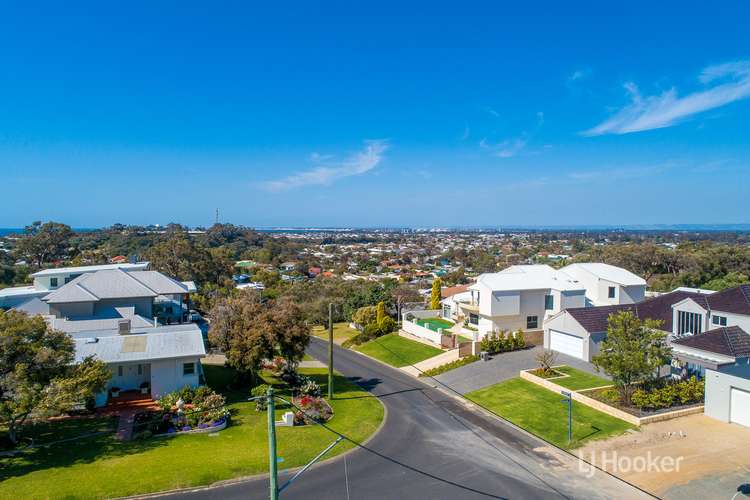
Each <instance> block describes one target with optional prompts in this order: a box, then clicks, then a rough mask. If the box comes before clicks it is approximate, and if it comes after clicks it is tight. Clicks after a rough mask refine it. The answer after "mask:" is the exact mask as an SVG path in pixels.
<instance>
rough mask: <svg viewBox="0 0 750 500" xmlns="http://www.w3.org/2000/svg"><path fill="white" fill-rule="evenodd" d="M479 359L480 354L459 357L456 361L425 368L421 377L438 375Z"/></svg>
mask: <svg viewBox="0 0 750 500" xmlns="http://www.w3.org/2000/svg"><path fill="white" fill-rule="evenodd" d="M477 360H479V356H473V355H472V356H464V357H463V358H460V359H457V360H456V361H451V362H450V363H446V364H444V365H440V366H436V367H435V368H430V369H429V370H425V371H423V372H421V373H420V374H419V376H420V377H434V376H436V375H440V374H441V373H445V372H447V371H451V370H454V369H456V368H459V367H461V366H464V365H468V364H469V363H473V362H474V361H477Z"/></svg>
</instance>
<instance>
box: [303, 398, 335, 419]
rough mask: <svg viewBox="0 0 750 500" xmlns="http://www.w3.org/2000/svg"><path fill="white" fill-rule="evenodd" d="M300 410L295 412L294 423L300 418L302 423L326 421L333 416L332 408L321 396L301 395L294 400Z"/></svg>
mask: <svg viewBox="0 0 750 500" xmlns="http://www.w3.org/2000/svg"><path fill="white" fill-rule="evenodd" d="M296 404H297V406H299V407H300V408H301V410H302V411H299V410H298V411H297V412H295V416H294V420H295V423H296V422H297V421H299V420H301V421H302V422H304V423H312V422H321V423H322V422H326V421H328V420H330V418H331V417H332V416H333V410H331V407H330V406H329V405H328V403H326V402H325V400H324V399H323V398H320V397H313V396H302V397H301V398H299V399H298V400H297V401H296Z"/></svg>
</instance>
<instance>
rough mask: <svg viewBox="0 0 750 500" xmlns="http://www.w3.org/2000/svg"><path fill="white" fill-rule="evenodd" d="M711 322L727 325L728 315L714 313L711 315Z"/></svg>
mask: <svg viewBox="0 0 750 500" xmlns="http://www.w3.org/2000/svg"><path fill="white" fill-rule="evenodd" d="M711 322H712V323H713V324H714V325H717V326H727V317H726V316H716V315H713V316H712V317H711Z"/></svg>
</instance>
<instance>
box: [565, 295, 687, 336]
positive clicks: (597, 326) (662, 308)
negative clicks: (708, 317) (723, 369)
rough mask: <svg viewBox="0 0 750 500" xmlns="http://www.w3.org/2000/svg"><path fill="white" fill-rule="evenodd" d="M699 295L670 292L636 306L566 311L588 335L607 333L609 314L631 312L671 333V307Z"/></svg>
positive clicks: (582, 308)
mask: <svg viewBox="0 0 750 500" xmlns="http://www.w3.org/2000/svg"><path fill="white" fill-rule="evenodd" d="M700 297H701V294H697V293H691V292H670V293H665V294H664V295H660V296H658V297H653V298H650V299H646V300H644V301H643V302H638V303H636V304H620V305H613V306H598V307H575V308H571V309H566V311H567V312H568V314H570V315H571V316H573V318H575V320H576V321H578V323H580V325H581V326H582V327H583V328H585V329H586V331H588V332H590V333H597V332H605V331H607V319H608V318H609V315H610V314H613V313H617V312H619V311H631V312H632V313H633V314H634V315H635V316H636V317H638V318H641V319H647V318H648V319H655V320H660V321H661V322H662V325H661V329H662V330H665V331H672V305H673V304H676V303H678V302H680V301H682V300H685V299H686V298H691V299H693V298H700Z"/></svg>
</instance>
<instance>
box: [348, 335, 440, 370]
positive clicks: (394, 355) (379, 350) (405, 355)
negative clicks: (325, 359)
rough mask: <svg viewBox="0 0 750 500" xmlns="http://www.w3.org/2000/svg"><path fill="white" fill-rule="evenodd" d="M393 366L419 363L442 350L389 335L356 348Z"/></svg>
mask: <svg viewBox="0 0 750 500" xmlns="http://www.w3.org/2000/svg"><path fill="white" fill-rule="evenodd" d="M354 349H355V350H357V351H360V352H363V353H365V354H367V355H368V356H372V357H373V358H375V359H378V360H380V361H382V362H384V363H388V364H389V365H391V366H395V367H402V366H407V365H413V364H414V363H419V362H420V361H424V360H425V359H427V358H431V357H433V356H437V355H438V354H440V353H442V352H443V351H442V350H441V349H438V348H437V347H432V346H429V345H426V344H422V343H421V342H415V341H413V340H409V339H406V338H404V337H401V336H399V335H398V334H397V333H389V334H388V335H383V336H382V337H378V338H376V339H374V340H370V341H369V342H365V343H364V344H362V345H359V346H356V347H355V348H354Z"/></svg>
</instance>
